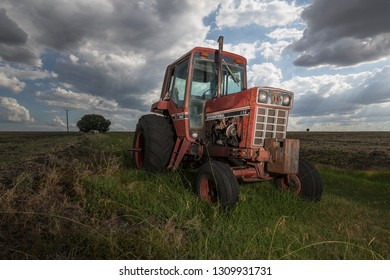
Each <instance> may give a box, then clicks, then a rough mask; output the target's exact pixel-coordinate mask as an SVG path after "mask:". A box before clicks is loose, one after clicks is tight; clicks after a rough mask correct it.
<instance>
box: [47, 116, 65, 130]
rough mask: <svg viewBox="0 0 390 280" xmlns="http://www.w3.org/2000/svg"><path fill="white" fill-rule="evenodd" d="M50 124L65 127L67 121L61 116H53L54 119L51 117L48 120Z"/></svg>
mask: <svg viewBox="0 0 390 280" xmlns="http://www.w3.org/2000/svg"><path fill="white" fill-rule="evenodd" d="M48 125H49V126H54V127H59V128H65V127H66V123H65V122H64V121H63V120H62V119H61V118H60V117H59V116H55V117H53V119H51V120H50V121H49V122H48Z"/></svg>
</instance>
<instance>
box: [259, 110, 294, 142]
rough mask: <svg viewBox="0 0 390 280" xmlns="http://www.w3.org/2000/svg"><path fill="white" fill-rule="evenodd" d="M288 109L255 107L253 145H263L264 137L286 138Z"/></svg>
mask: <svg viewBox="0 0 390 280" xmlns="http://www.w3.org/2000/svg"><path fill="white" fill-rule="evenodd" d="M287 118H288V110H282V109H272V108H264V107H259V108H257V114H256V127H255V136H254V140H253V145H255V146H262V145H264V139H265V138H276V139H284V138H286V131H287Z"/></svg>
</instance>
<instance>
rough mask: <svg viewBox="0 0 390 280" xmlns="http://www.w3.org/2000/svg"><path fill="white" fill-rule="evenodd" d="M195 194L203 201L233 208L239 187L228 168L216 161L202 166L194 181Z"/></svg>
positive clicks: (236, 200)
mask: <svg viewBox="0 0 390 280" xmlns="http://www.w3.org/2000/svg"><path fill="white" fill-rule="evenodd" d="M194 191H195V193H196V194H197V195H198V196H199V197H200V198H201V199H202V200H204V201H206V202H209V203H211V204H219V205H221V206H222V207H223V208H225V209H230V208H233V207H234V206H235V205H236V204H237V202H238V200H239V196H240V186H239V184H238V182H237V178H236V176H235V175H234V174H233V172H232V171H231V169H230V168H229V166H227V165H226V164H223V163H221V162H218V161H211V162H207V163H205V164H204V165H202V166H201V167H200V168H199V170H198V173H197V175H196V179H195V185H194Z"/></svg>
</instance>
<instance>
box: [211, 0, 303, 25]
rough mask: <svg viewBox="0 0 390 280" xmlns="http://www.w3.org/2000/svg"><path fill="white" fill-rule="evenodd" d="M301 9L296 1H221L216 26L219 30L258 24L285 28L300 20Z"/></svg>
mask: <svg viewBox="0 0 390 280" xmlns="http://www.w3.org/2000/svg"><path fill="white" fill-rule="evenodd" d="M301 11H302V8H301V7H297V6H296V5H295V1H292V2H291V3H289V2H288V1H277V0H241V1H238V2H237V1H234V0H228V1H221V7H220V9H219V10H218V13H217V17H216V24H217V26H218V27H219V28H222V27H232V28H238V27H242V26H246V25H252V24H257V25H260V26H265V27H272V26H285V25H287V24H289V23H291V22H293V21H295V20H297V19H298V18H299V15H300V13H301Z"/></svg>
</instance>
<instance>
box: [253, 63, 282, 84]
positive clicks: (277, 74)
mask: <svg viewBox="0 0 390 280" xmlns="http://www.w3.org/2000/svg"><path fill="white" fill-rule="evenodd" d="M282 78H283V75H282V71H281V70H280V69H278V68H277V67H276V66H275V65H274V64H272V63H262V64H254V65H252V66H249V67H248V85H249V86H251V87H252V86H273V87H278V86H280V82H281V80H282Z"/></svg>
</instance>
